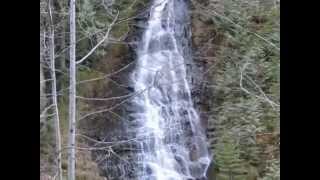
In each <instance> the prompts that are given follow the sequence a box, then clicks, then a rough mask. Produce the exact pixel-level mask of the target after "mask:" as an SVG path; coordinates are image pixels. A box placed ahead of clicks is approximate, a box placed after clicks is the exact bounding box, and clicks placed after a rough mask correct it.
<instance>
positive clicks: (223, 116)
mask: <svg viewBox="0 0 320 180" xmlns="http://www.w3.org/2000/svg"><path fill="white" fill-rule="evenodd" d="M210 8H211V9H210ZM279 8H280V7H279V6H278V5H275V6H273V5H272V6H268V7H267V6H264V5H263V4H261V2H260V1H256V0H225V1H219V2H218V3H217V2H216V1H214V0H211V1H210V5H209V6H208V10H209V11H211V12H212V15H213V16H212V20H213V26H214V27H215V29H216V31H217V32H219V33H220V34H222V36H223V38H222V39H223V41H222V42H219V44H218V45H216V47H219V48H218V49H216V57H215V59H216V60H215V62H213V64H212V66H213V69H212V70H211V71H210V72H211V74H210V84H212V87H213V95H214V96H213V98H212V106H213V113H212V115H211V116H212V118H211V121H214V122H211V123H212V124H214V125H213V126H214V127H215V129H216V131H215V137H214V138H216V139H218V142H217V143H216V144H214V145H213V147H214V154H217V153H218V154H220V155H217V156H216V157H215V159H216V161H217V163H218V162H219V161H220V164H221V154H223V153H221V152H224V153H225V154H227V153H230V154H231V153H235V154H234V155H233V156H232V155H230V154H229V155H228V156H227V157H230V158H231V157H232V158H234V159H237V158H238V159H242V160H243V161H244V163H245V164H247V165H248V166H246V167H245V169H246V170H247V171H249V170H250V168H256V167H258V166H259V170H260V171H259V175H260V176H261V174H263V172H264V171H266V169H267V167H262V168H261V167H260V166H261V165H265V163H264V162H265V161H267V160H268V159H265V158H266V157H264V156H262V152H264V151H265V149H264V148H266V146H261V145H259V144H258V143H257V140H256V136H257V134H258V133H274V132H275V131H277V132H278V131H279V121H280V119H279V115H280V114H279V106H278V105H279V102H280V74H279V71H280V54H279V49H278V47H280V26H279V24H280V18H279V17H280V15H279ZM226 131H228V133H229V134H231V135H230V136H232V137H233V138H234V141H236V142H238V144H237V145H236V146H235V145H233V146H232V145H230V144H229V145H221V141H219V139H225V137H224V136H225V133H226ZM278 133H279V132H278ZM222 144H223V143H222ZM274 144H276V143H274ZM273 146H274V145H273ZM235 147H237V148H238V149H239V150H238V151H236V150H234V149H235ZM275 148H276V149H277V148H278V147H275ZM230 149H231V150H230ZM232 149H233V150H232ZM219 156H220V157H219ZM224 156H226V155H224ZM219 158H220V159H219ZM225 161H227V160H225ZM270 167H271V165H270ZM272 167H273V168H274V170H273V171H272V172H274V171H278V170H279V167H278V166H276V165H274V166H272ZM268 168H269V167H268Z"/></svg>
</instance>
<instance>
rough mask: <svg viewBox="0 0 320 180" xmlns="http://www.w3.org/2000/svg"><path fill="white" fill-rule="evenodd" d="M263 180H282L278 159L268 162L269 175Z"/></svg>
mask: <svg viewBox="0 0 320 180" xmlns="http://www.w3.org/2000/svg"><path fill="white" fill-rule="evenodd" d="M262 180H280V161H279V160H278V159H272V160H270V161H268V166H267V173H266V175H265V176H264V177H263V178H262Z"/></svg>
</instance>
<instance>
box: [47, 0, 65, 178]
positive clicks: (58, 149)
mask: <svg viewBox="0 0 320 180" xmlns="http://www.w3.org/2000/svg"><path fill="white" fill-rule="evenodd" d="M48 5H49V15H50V32H51V33H50V47H49V48H50V65H51V78H52V84H51V93H52V104H53V105H54V113H55V115H54V126H55V137H56V153H57V174H58V179H59V180H62V166H61V134H60V118H59V109H58V97H57V78H56V67H55V42H54V38H55V35H54V23H53V17H52V2H51V0H49V3H48Z"/></svg>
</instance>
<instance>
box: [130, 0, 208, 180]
mask: <svg viewBox="0 0 320 180" xmlns="http://www.w3.org/2000/svg"><path fill="white" fill-rule="evenodd" d="M187 12H188V8H187V4H186V2H185V1H183V0H154V2H153V4H152V6H151V10H150V17H149V20H148V25H147V28H146V30H145V32H144V33H143V37H142V41H141V42H140V45H139V48H138V50H137V55H138V59H137V66H136V69H135V70H134V72H133V74H132V82H133V85H134V89H135V91H136V92H141V93H139V94H138V95H137V96H136V97H135V98H134V99H133V100H132V103H133V104H134V106H136V108H135V109H136V110H135V111H134V112H132V113H131V114H130V116H131V117H132V119H133V122H134V124H135V126H134V127H132V128H133V129H134V131H135V133H136V135H135V136H136V139H137V142H139V143H140V144H141V147H142V148H141V149H140V150H139V151H137V154H136V155H137V156H138V158H137V160H136V161H137V162H136V163H137V164H139V165H140V166H141V168H139V170H138V171H139V172H135V173H136V174H138V175H137V177H138V179H139V180H151V179H154V180H195V179H206V178H205V176H206V170H207V168H208V166H209V164H210V156H209V155H208V150H207V142H206V136H205V132H204V130H203V128H202V127H201V125H200V119H199V116H198V114H197V112H196V110H195V109H194V106H193V102H192V99H191V93H190V87H189V84H188V80H187V74H186V65H185V64H186V62H185V59H186V56H190V54H189V52H190V47H189V46H188V41H189V40H190V39H189V37H187V34H188V32H187V29H188V28H186V27H187V26H188V24H187V23H189V22H188V20H189V18H188V13H187ZM186 42H187V43H186ZM126 179H128V178H126Z"/></svg>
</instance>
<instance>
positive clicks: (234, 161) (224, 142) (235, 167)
mask: <svg viewBox="0 0 320 180" xmlns="http://www.w3.org/2000/svg"><path fill="white" fill-rule="evenodd" d="M215 160H216V163H217V166H218V169H219V173H220V174H223V175H227V176H230V177H234V176H237V175H242V174H244V171H245V170H244V169H243V165H244V164H243V161H242V160H241V159H240V150H239V147H238V144H237V142H236V141H235V139H234V138H233V137H232V135H231V134H229V133H224V135H222V136H221V137H220V139H219V141H218V143H217V145H216V149H215Z"/></svg>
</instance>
